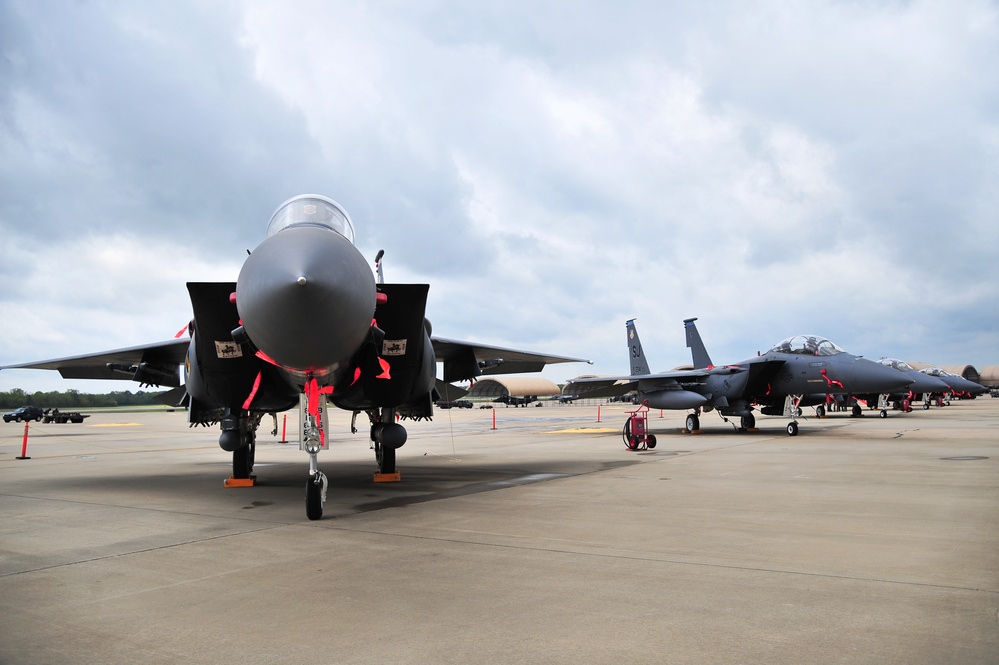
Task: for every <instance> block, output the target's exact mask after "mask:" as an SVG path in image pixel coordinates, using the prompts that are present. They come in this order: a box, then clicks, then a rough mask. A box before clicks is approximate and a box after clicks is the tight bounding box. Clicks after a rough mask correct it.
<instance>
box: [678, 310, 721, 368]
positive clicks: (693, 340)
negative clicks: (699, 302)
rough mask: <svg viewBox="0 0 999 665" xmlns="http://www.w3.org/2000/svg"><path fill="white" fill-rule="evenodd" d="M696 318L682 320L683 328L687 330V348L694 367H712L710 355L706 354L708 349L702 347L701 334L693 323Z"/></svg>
mask: <svg viewBox="0 0 999 665" xmlns="http://www.w3.org/2000/svg"><path fill="white" fill-rule="evenodd" d="M696 320H697V319H696V318H693V319H684V320H683V329H684V330H685V331H686V332H687V348H688V349H690V357H691V359H692V360H693V362H694V369H703V368H705V367H714V363H712V362H711V356H709V355H708V350H707V349H705V348H704V342H702V341H701V334H700V333H699V332H697V325H695V324H694V321H696Z"/></svg>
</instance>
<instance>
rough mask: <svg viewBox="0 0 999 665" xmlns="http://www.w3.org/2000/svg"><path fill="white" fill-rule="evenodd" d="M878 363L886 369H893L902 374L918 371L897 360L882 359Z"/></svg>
mask: <svg viewBox="0 0 999 665" xmlns="http://www.w3.org/2000/svg"><path fill="white" fill-rule="evenodd" d="M878 362H879V363H881V364H882V365H884V366H885V367H892V368H894V369H897V370H898V371H900V372H912V371H914V370H915V369H916V368H915V367H913V366H912V365H910V364H909V363H907V362H905V361H904V360H895V359H894V358H882V359H881V360H879V361H878Z"/></svg>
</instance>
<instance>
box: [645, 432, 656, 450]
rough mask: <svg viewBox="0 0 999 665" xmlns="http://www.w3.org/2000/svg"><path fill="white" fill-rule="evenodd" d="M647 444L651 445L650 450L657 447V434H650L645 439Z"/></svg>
mask: <svg viewBox="0 0 999 665" xmlns="http://www.w3.org/2000/svg"><path fill="white" fill-rule="evenodd" d="M645 445H647V446H648V447H649V450H651V449H653V448H655V447H656V435H655V434H649V436H648V437H646V439H645Z"/></svg>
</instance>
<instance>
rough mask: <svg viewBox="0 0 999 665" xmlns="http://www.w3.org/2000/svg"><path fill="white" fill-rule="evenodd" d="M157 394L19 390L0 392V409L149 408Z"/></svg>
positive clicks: (141, 391)
mask: <svg viewBox="0 0 999 665" xmlns="http://www.w3.org/2000/svg"><path fill="white" fill-rule="evenodd" d="M160 394H161V393H158V392H145V391H143V390H140V391H139V392H136V393H132V392H130V391H128V390H123V391H120V392H112V393H108V394H106V395H91V394H88V393H81V392H77V391H76V390H67V391H66V392H59V391H52V392H48V393H43V392H41V391H39V392H36V393H27V392H25V391H23V390H21V389H20V388H14V389H13V390H11V391H9V392H0V409H16V408H17V407H19V406H26V405H31V406H40V407H42V408H43V409H49V408H52V407H57V408H59V409H92V408H95V407H113V406H149V405H153V404H156V403H157V402H156V401H155V397H156V396H157V395H160Z"/></svg>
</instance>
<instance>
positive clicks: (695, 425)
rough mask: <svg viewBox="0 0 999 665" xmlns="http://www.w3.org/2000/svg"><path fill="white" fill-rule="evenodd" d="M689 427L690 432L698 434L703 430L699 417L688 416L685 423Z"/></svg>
mask: <svg viewBox="0 0 999 665" xmlns="http://www.w3.org/2000/svg"><path fill="white" fill-rule="evenodd" d="M684 424H685V425H686V426H687V431H688V432H696V431H697V430H699V429H701V422H700V420H699V419H698V417H697V416H695V415H694V414H692V413H691V414H690V415H688V416H687V421H686V422H685V423H684Z"/></svg>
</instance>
